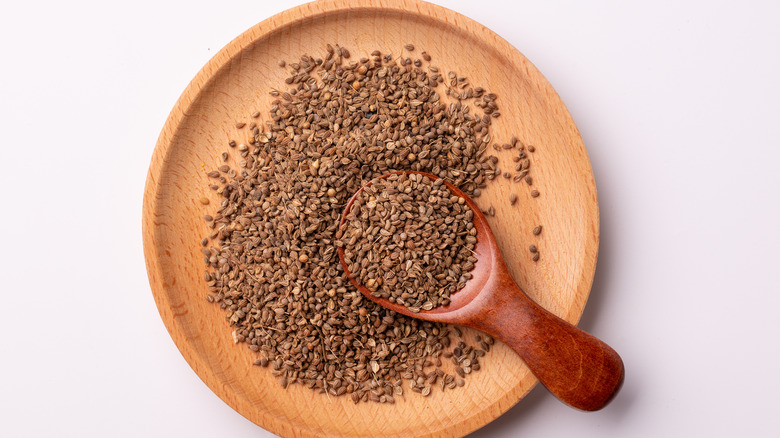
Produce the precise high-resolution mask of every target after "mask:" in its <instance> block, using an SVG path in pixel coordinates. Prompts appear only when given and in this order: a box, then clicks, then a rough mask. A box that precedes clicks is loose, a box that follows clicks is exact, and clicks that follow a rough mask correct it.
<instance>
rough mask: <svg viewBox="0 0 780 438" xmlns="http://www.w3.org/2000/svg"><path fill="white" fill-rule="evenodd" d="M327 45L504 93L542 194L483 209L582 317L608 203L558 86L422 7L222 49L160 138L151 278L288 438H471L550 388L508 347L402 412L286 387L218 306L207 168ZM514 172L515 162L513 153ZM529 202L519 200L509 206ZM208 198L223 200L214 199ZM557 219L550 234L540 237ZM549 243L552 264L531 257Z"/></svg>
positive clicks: (531, 284)
mask: <svg viewBox="0 0 780 438" xmlns="http://www.w3.org/2000/svg"><path fill="white" fill-rule="evenodd" d="M327 43H331V44H340V45H342V46H344V47H347V48H348V49H349V50H350V51H351V52H352V54H353V58H355V57H361V56H366V55H367V54H368V53H370V52H371V51H373V50H375V49H379V50H381V51H382V52H391V53H394V54H399V53H400V52H401V51H402V47H403V46H404V45H405V44H407V43H412V44H414V45H415V46H416V47H417V52H416V53H420V52H421V51H423V50H425V51H427V52H428V53H429V54H431V56H432V57H433V61H432V64H433V65H436V66H438V67H440V69H442V71H445V72H446V71H449V70H454V71H456V72H458V73H459V74H462V75H464V76H467V77H468V78H469V79H470V81H471V82H472V83H474V84H477V85H482V86H484V87H485V88H487V89H488V90H490V91H492V92H495V93H496V94H497V95H498V96H499V100H498V103H499V106H500V108H501V113H502V116H501V117H500V118H498V119H494V120H495V123H494V125H493V128H492V132H491V135H492V136H493V138H495V139H504V141H506V140H508V139H509V138H510V136H512V135H515V136H517V137H518V138H519V139H521V140H522V141H523V142H524V143H526V144H531V145H534V146H535V147H536V152H535V153H534V154H532V172H531V174H532V175H533V177H534V187H533V188H535V189H537V190H539V191H540V192H541V196H539V197H538V198H532V197H531V196H530V188H529V187H528V186H527V185H526V184H525V183H514V182H511V180H508V179H504V178H498V179H497V180H496V181H494V184H490V185H489V186H488V188H487V189H486V190H484V192H483V195H482V196H481V197H480V198H478V199H477V202H478V203H479V204H480V206H482V207H483V208H487V207H488V206H491V205H492V206H494V207H495V211H496V216H495V217H494V218H491V226H492V228H493V231H494V233H495V236H496V239H497V240H498V243H499V245H500V247H501V251H502V253H503V255H504V257H505V259H506V260H507V265H508V266H509V268H510V271H511V274H512V275H513V277H514V278H515V280H516V281H517V283H518V284H519V285H520V286H521V287H522V288H523V290H525V291H526V292H527V293H528V294H529V295H530V296H531V297H532V298H533V299H535V300H536V301H537V302H538V303H539V304H541V305H542V306H543V307H545V308H546V309H549V310H551V311H552V312H553V313H555V314H556V315H558V316H560V317H562V318H563V319H565V320H567V321H570V322H572V323H576V322H577V321H578V320H579V317H580V315H581V314H582V310H583V308H584V306H585V302H586V300H587V297H588V294H589V292H590V287H591V282H592V280H593V273H594V269H595V263H596V256H597V252H598V234H599V228H598V227H599V223H598V205H597V200H596V189H595V184H594V180H593V175H592V172H591V168H590V163H589V161H588V157H587V153H586V151H585V147H584V145H583V142H582V139H581V137H580V135H579V132H578V131H577V128H576V126H575V125H574V122H573V121H572V118H571V116H570V115H569V112H568V111H567V109H566V107H565V106H564V105H563V103H562V102H561V100H560V98H559V97H558V95H557V94H556V93H555V91H554V90H553V88H552V87H551V86H550V84H549V83H548V82H547V80H545V78H544V77H543V76H542V75H541V73H539V71H538V70H537V69H536V68H535V67H534V66H533V65H532V64H531V63H530V62H529V61H528V60H527V59H526V58H525V57H524V56H523V55H522V54H521V53H520V52H518V51H517V50H516V49H515V48H513V47H512V46H511V45H509V43H507V42H506V41H504V40H503V39H501V38H500V37H499V36H497V35H496V34H494V33H493V32H491V31H490V30H488V29H486V28H485V27H483V26H481V25H480V24H478V23H476V22H474V21H472V20H470V19H468V18H466V17H464V16H462V15H459V14H457V13H455V12H452V11H450V10H447V9H445V8H442V7H438V6H434V5H431V4H428V3H422V2H417V1H411V0H409V1H388V0H382V1H372V0H361V1H344V0H330V1H329V0H323V1H318V2H315V3H309V4H306V5H302V6H299V7H297V8H294V9H290V10H288V11H285V12H283V13H281V14H279V15H276V16H274V17H271V18H269V19H267V20H265V21H263V22H262V23H260V24H258V25H256V26H254V27H252V28H251V29H249V30H248V31H246V32H244V33H243V34H242V35H241V36H239V37H238V38H236V39H235V40H233V41H232V42H231V43H230V44H228V45H227V47H225V48H224V49H222V50H221V51H220V52H219V53H218V54H217V55H216V56H215V57H214V58H213V59H212V60H211V61H209V62H208V64H206V66H205V67H204V68H203V69H202V70H201V71H200V72H199V73H198V74H197V76H195V78H194V79H193V80H192V82H191V83H190V85H189V86H188V87H187V89H186V90H185V91H184V93H183V94H182V96H181V98H180V99H179V101H178V102H177V103H176V106H175V107H174V108H173V110H172V111H171V114H170V116H169V117H168V120H167V122H166V124H165V127H164V128H163V131H162V133H161V134H160V138H159V141H158V143H157V146H156V148H155V151H154V155H153V157H152V162H151V165H150V167H149V174H148V178H147V183H146V190H145V196H144V205H143V239H144V253H145V255H146V266H147V271H148V274H149V282H150V284H151V287H152V292H153V293H154V298H155V301H156V302H157V306H158V308H159V311H160V315H161V316H162V318H163V321H164V322H165V325H166V326H167V328H168V331H169V332H170V334H171V337H172V338H173V340H174V342H176V345H177V346H178V347H179V350H180V351H181V353H182V355H183V356H184V358H185V359H186V360H187V362H188V363H189V364H190V366H191V367H192V368H193V370H195V372H196V373H197V374H198V376H200V378H201V379H202V380H203V381H204V382H205V383H206V384H207V385H208V386H209V387H210V388H211V389H212V391H214V392H215V393H216V394H217V395H218V396H219V397H220V398H222V400H224V401H225V402H226V403H227V404H229V405H230V406H232V407H233V408H234V409H235V410H236V411H238V412H239V413H241V414H242V415H244V416H245V417H246V418H248V419H250V420H251V421H253V422H255V423H256V424H258V425H260V426H262V427H263V428H265V429H268V430H270V431H271V432H273V433H275V434H278V435H282V436H306V437H309V436H310V437H315V436H316V437H321V436H403V437H411V436H442V435H446V436H455V435H465V434H467V433H469V432H471V431H473V430H475V429H477V428H479V427H481V426H483V425H485V424H487V423H488V422H490V421H491V420H493V419H494V418H496V417H498V416H499V415H501V414H502V413H503V412H505V411H507V410H508V409H509V408H510V407H512V405H514V404H515V403H517V402H518V401H519V400H520V399H521V398H522V397H523V396H524V395H525V394H527V393H528V391H530V390H531V388H533V386H534V385H535V384H536V379H535V378H534V376H533V375H532V374H531V373H530V372H529V371H528V369H527V368H526V367H525V365H524V364H523V362H522V361H521V360H520V359H519V358H518V356H517V355H516V354H515V353H514V352H512V351H511V350H509V349H508V348H507V347H506V346H504V345H501V344H499V343H497V344H496V347H495V348H494V349H493V350H492V351H491V352H490V353H489V354H488V355H487V356H486V357H485V358H484V359H483V361H482V364H483V365H482V370H481V371H480V372H478V373H474V374H472V375H471V376H470V378H469V379H467V383H466V386H465V387H463V388H458V389H457V390H453V391H448V392H445V393H441V392H435V393H434V394H432V395H431V396H429V397H426V398H423V397H420V396H418V394H413V393H411V391H407V392H406V394H407V395H406V396H405V398H402V399H400V400H398V401H397V402H396V403H395V404H394V405H379V404H373V403H361V404H357V405H355V404H354V403H353V402H352V401H351V399H350V398H349V397H328V396H326V395H323V394H317V393H315V392H313V391H311V390H309V389H306V388H304V387H301V386H299V385H295V386H294V387H291V388H288V389H287V390H284V389H282V388H281V386H280V385H279V383H278V381H277V380H276V379H275V378H273V377H272V376H271V374H270V371H269V370H268V369H265V368H261V367H256V366H253V365H252V362H253V361H254V360H255V359H256V357H255V353H252V352H251V351H250V350H249V349H248V348H246V346H244V345H235V344H234V343H233V339H232V336H231V332H232V329H231V328H230V327H229V325H228V323H227V321H226V320H225V316H224V313H223V311H222V310H220V308H219V307H218V306H216V305H213V304H210V303H208V302H207V301H206V299H205V296H206V293H207V289H206V285H205V282H204V281H203V279H202V274H203V269H204V266H203V262H202V260H201V258H202V256H201V253H200V247H199V241H200V239H201V238H202V237H203V236H204V235H206V234H207V233H208V228H207V227H206V224H205V223H204V222H203V220H202V219H201V217H202V216H203V215H204V214H207V213H213V212H214V211H215V209H216V207H215V202H216V201H217V199H216V198H215V197H214V195H213V193H212V192H211V191H210V190H209V189H208V178H207V177H206V171H207V170H212V169H214V168H216V167H217V166H218V165H219V164H220V160H219V154H220V152H222V151H224V150H226V149H227V148H226V146H227V142H228V140H229V139H233V138H237V139H239V138H243V137H242V136H241V134H239V132H238V130H237V129H236V128H235V124H236V122H237V121H240V120H250V116H249V115H250V114H251V113H252V112H254V111H260V112H261V114H262V116H261V120H263V118H264V117H265V116H266V113H267V109H268V108H269V107H270V101H271V99H272V98H271V96H269V95H268V91H269V90H270V89H271V88H280V89H283V88H284V87H283V86H284V82H283V81H284V77H285V74H286V70H285V69H282V68H279V67H278V66H277V62H278V61H279V60H280V59H285V60H288V61H292V60H295V59H297V58H298V57H299V56H300V55H302V54H304V53H309V54H312V55H314V54H320V53H324V47H325V45H326V44H327ZM498 155H499V158H500V159H501V162H500V163H499V167H502V168H509V167H510V166H511V165H512V163H511V154H509V153H498ZM510 193H516V194H517V195H518V197H519V201H518V203H517V205H515V206H510V204H509V202H508V197H509V194H510ZM201 197H208V198H210V199H211V200H212V203H211V204H210V205H202V204H201V203H200V202H199V199H200V198H201ZM536 225H542V226H543V231H542V233H541V235H540V236H534V235H533V234H532V232H531V230H532V229H533V228H534V227H535V226H536ZM532 243H533V244H536V245H537V246H538V247H539V248H540V251H541V259H540V260H539V261H538V262H537V263H534V262H532V261H531V253H530V252H529V251H528V246H529V245H530V244H532Z"/></svg>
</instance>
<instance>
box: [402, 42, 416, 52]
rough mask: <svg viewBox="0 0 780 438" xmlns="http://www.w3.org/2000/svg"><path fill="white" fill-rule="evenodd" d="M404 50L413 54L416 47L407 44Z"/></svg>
mask: <svg viewBox="0 0 780 438" xmlns="http://www.w3.org/2000/svg"><path fill="white" fill-rule="evenodd" d="M404 49H406V50H408V51H410V52H411V51H413V50H414V45H413V44H407V45H405V46H404Z"/></svg>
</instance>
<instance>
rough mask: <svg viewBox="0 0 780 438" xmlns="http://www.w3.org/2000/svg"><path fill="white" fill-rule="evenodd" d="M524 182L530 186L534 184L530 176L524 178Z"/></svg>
mask: <svg viewBox="0 0 780 438" xmlns="http://www.w3.org/2000/svg"><path fill="white" fill-rule="evenodd" d="M525 182H526V183H527V184H528V185H529V186H530V185H532V184H533V183H534V180H533V179H532V178H531V177H530V176H526V177H525Z"/></svg>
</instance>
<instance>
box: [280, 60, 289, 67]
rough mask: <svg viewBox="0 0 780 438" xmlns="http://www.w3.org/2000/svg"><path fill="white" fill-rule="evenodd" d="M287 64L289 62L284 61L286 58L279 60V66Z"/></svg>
mask: <svg viewBox="0 0 780 438" xmlns="http://www.w3.org/2000/svg"><path fill="white" fill-rule="evenodd" d="M285 65H287V63H286V62H284V59H281V60H279V67H284V66H285Z"/></svg>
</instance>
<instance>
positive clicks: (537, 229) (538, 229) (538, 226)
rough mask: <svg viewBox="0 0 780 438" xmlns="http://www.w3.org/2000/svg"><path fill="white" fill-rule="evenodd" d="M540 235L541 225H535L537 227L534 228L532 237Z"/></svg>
mask: <svg viewBox="0 0 780 438" xmlns="http://www.w3.org/2000/svg"><path fill="white" fill-rule="evenodd" d="M541 233H542V226H541V225H537V226H536V227H535V228H534V236H538V235H539V234H541Z"/></svg>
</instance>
